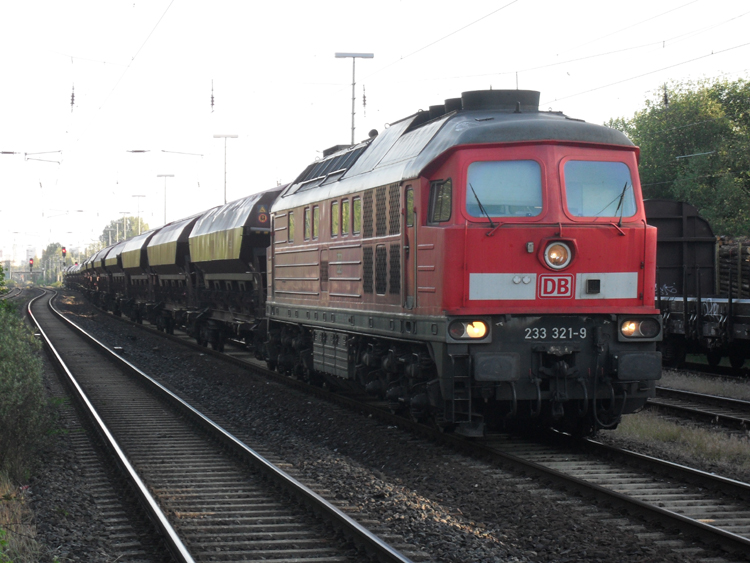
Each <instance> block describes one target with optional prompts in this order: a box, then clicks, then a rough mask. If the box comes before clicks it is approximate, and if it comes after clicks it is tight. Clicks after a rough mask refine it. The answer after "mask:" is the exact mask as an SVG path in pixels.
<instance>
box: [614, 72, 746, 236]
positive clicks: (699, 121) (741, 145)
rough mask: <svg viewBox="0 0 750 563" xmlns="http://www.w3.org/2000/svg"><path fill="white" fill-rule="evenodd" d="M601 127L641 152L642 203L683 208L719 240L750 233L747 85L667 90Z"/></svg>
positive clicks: (743, 82)
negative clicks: (660, 201)
mask: <svg viewBox="0 0 750 563" xmlns="http://www.w3.org/2000/svg"><path fill="white" fill-rule="evenodd" d="M607 125H608V126H610V127H613V128H615V129H619V130H621V131H623V132H624V133H626V134H627V135H628V136H629V137H630V138H631V140H632V141H633V142H634V143H635V144H636V145H638V146H639V147H640V148H641V162H640V174H641V185H642V186H643V195H644V197H645V198H667V199H674V200H679V201H687V202H688V203H691V204H692V205H695V206H696V207H697V208H698V210H699V211H700V213H701V214H702V215H703V216H704V217H705V218H706V219H707V220H708V221H709V222H710V223H711V226H712V227H713V229H714V232H716V233H717V234H723V235H747V234H748V233H750V197H748V196H750V82H748V81H746V80H742V79H740V80H737V81H735V82H728V81H726V80H716V81H700V82H695V83H693V82H686V83H673V84H671V85H670V86H668V87H665V90H664V91H660V92H658V93H656V94H655V95H654V96H653V98H652V99H650V100H647V101H646V107H645V109H643V110H641V111H639V112H637V113H636V114H635V116H633V118H632V119H629V120H628V119H624V118H618V119H613V120H611V121H610V122H609V123H607Z"/></svg>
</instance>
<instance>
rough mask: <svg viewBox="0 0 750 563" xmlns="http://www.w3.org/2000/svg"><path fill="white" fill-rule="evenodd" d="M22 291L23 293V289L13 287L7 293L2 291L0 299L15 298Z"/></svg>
mask: <svg viewBox="0 0 750 563" xmlns="http://www.w3.org/2000/svg"><path fill="white" fill-rule="evenodd" d="M22 293H23V290H22V289H21V288H18V287H14V288H13V289H11V290H10V291H8V292H7V293H3V294H2V295H0V301H3V300H5V299H17V298H18V297H20V296H21V294H22Z"/></svg>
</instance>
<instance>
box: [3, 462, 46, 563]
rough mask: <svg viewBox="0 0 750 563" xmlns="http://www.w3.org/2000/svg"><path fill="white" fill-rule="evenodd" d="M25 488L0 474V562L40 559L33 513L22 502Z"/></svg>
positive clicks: (11, 562)
mask: <svg viewBox="0 0 750 563" xmlns="http://www.w3.org/2000/svg"><path fill="white" fill-rule="evenodd" d="M24 491H25V489H24V488H23V487H21V488H19V487H16V486H14V485H13V483H12V482H11V481H10V480H9V479H8V478H7V477H5V476H4V475H0V563H33V562H36V561H40V560H42V555H43V553H44V551H45V550H44V548H43V547H42V546H41V545H40V544H39V543H37V541H36V539H35V537H36V526H35V525H34V514H33V512H32V511H31V509H30V508H29V506H28V505H27V503H26V498H25V496H24Z"/></svg>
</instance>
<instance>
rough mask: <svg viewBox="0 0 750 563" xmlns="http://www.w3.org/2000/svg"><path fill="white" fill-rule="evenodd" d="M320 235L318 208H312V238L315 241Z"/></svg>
mask: <svg viewBox="0 0 750 563" xmlns="http://www.w3.org/2000/svg"><path fill="white" fill-rule="evenodd" d="M319 235H320V207H318V206H317V205H316V206H315V207H313V224H312V238H314V239H317V238H318V236H319Z"/></svg>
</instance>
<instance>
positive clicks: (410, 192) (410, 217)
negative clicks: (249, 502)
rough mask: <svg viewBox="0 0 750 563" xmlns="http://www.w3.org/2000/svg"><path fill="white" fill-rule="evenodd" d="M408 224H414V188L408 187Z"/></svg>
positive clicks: (408, 225)
mask: <svg viewBox="0 0 750 563" xmlns="http://www.w3.org/2000/svg"><path fill="white" fill-rule="evenodd" d="M406 226H407V227H413V226H414V190H413V189H412V188H406Z"/></svg>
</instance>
